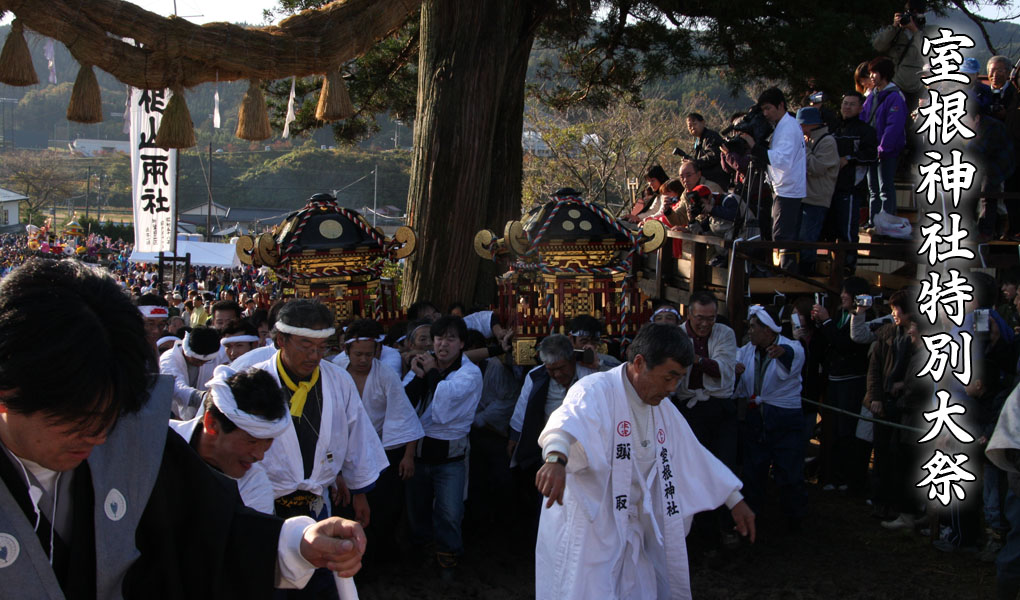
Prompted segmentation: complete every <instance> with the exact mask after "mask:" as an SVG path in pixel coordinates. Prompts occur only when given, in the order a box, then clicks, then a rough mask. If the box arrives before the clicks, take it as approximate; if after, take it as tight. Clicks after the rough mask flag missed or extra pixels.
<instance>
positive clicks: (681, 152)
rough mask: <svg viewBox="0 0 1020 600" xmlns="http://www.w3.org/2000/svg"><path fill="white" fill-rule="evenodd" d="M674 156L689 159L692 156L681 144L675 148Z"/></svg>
mask: <svg viewBox="0 0 1020 600" xmlns="http://www.w3.org/2000/svg"><path fill="white" fill-rule="evenodd" d="M673 156H679V157H680V158H683V159H688V160H689V159H690V158H691V155H690V154H687V153H686V152H684V149H683V148H681V147H680V146H677V147H675V148H673Z"/></svg>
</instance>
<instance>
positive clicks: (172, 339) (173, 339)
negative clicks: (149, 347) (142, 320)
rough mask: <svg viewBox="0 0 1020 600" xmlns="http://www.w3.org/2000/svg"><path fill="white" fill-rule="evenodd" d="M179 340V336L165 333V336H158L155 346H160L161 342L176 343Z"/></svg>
mask: <svg viewBox="0 0 1020 600" xmlns="http://www.w3.org/2000/svg"><path fill="white" fill-rule="evenodd" d="M179 341H181V338H179V337H177V336H176V335H165V336H163V337H161V338H159V339H158V340H156V347H157V348H159V347H160V346H162V345H163V344H165V343H167V342H174V343H177V342H179Z"/></svg>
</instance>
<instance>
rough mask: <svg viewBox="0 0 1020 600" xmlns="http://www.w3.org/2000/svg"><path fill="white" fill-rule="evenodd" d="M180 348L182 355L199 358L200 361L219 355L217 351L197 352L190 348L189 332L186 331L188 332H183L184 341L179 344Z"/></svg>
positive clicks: (206, 360) (207, 360)
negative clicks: (210, 352)
mask: <svg viewBox="0 0 1020 600" xmlns="http://www.w3.org/2000/svg"><path fill="white" fill-rule="evenodd" d="M181 350H182V351H183V352H184V356H187V357H190V358H194V359H195V360H201V361H204V362H209V361H210V360H212V359H214V358H216V357H217V356H218V355H219V352H218V351H217V352H213V353H212V354H198V353H197V352H195V351H194V350H192V349H191V332H188V333H185V334H184V343H183V344H181Z"/></svg>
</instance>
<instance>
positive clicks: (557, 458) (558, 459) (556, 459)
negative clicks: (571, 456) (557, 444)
mask: <svg viewBox="0 0 1020 600" xmlns="http://www.w3.org/2000/svg"><path fill="white" fill-rule="evenodd" d="M545 462H547V463H557V464H561V465H563V466H564V467H565V466H567V459H566V457H564V456H561V455H559V454H550V455H549V456H546V457H545Z"/></svg>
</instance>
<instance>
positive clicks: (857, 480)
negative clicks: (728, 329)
mask: <svg viewBox="0 0 1020 600" xmlns="http://www.w3.org/2000/svg"><path fill="white" fill-rule="evenodd" d="M868 292H869V286H868V282H867V281H865V280H864V279H861V278H860V277H847V278H846V280H844V282H843V289H842V290H841V291H840V294H839V300H840V305H839V312H838V313H837V314H836V315H833V316H830V315H829V311H828V310H827V309H826V308H825V307H824V306H822V305H821V304H815V305H814V307H813V308H812V309H811V318H812V319H813V320H814V321H815V323H817V324H818V332H819V333H820V334H821V336H822V339H823V340H824V342H825V346H826V348H825V356H826V357H827V358H828V360H827V364H826V369H825V370H826V372H827V373H828V379H829V385H828V388H827V391H826V403H827V404H829V405H830V406H834V407H836V408H840V409H842V410H845V411H849V412H852V413H857V412H859V411H860V406H861V398H863V397H864V392H865V390H866V384H867V379H866V378H867V375H868V349H869V347H870V346H869V344H858V343H856V342H854V341H853V340H852V339H851V338H850V320H851V315H852V314H854V313H856V312H865V311H867V310H868V309H869V308H870V305H871V303H872V298H871V296H869V295H867V294H868ZM822 418H823V419H825V420H828V419H834V422H835V425H836V426H835V427H823V429H822V431H823V436H822V438H823V439H822V440H821V441H822V445H823V456H825V457H827V458H828V459H829V460H827V461H826V463H827V464H826V465H825V468H824V471H823V473H822V478H823V480H824V486H825V489H826V490H832V489H834V488H835V487H839V489H840V490H845V489H847V488H848V487H849V486H851V485H852V486H853V488H854V491H855V492H863V491H864V488H865V482H866V478H867V471H868V465H867V462H866V461H865V462H864V464H863V465H861V464H857V463H855V462H854V460H853V457H854V456H855V455H854V452H853V449H854V434H855V433H856V431H857V419H855V418H854V417H849V416H845V415H833V414H831V413H823V415H822ZM833 434H834V435H833Z"/></svg>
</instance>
